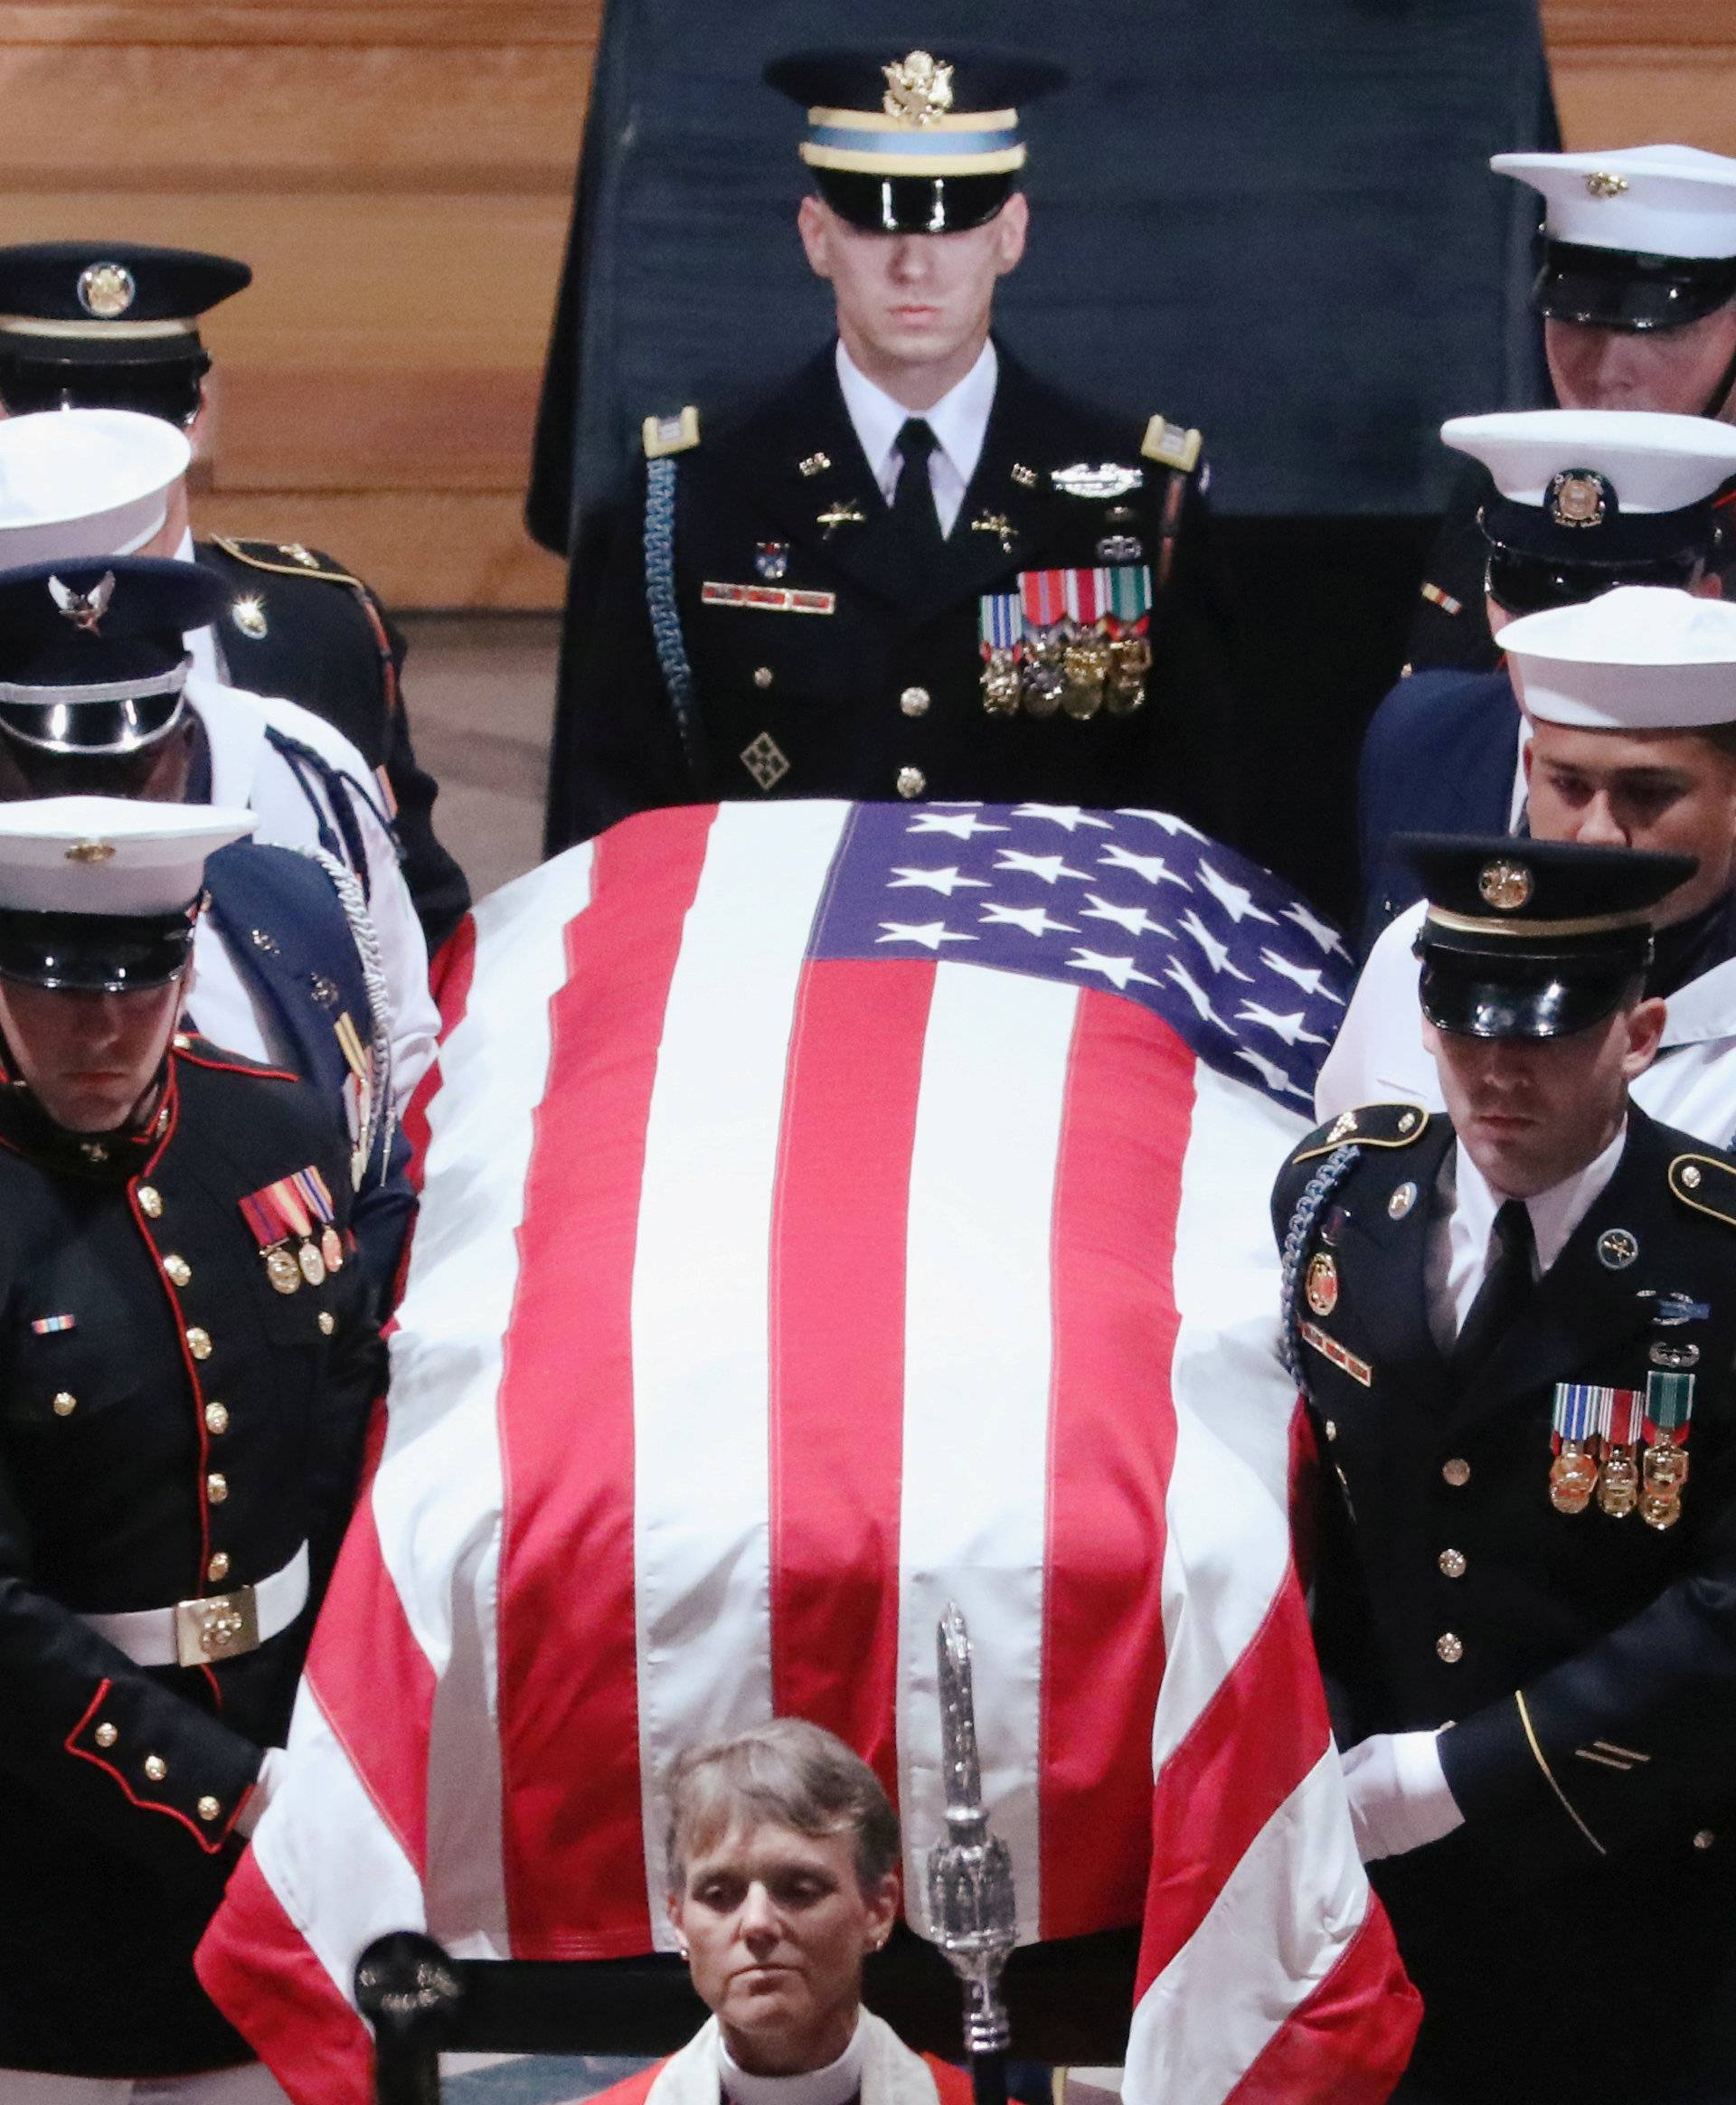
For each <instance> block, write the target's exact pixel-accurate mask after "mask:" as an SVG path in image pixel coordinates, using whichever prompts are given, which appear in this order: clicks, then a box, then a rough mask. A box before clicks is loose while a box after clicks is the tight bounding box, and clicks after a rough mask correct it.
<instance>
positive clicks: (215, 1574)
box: [205, 1550, 229, 1586]
mask: <svg viewBox="0 0 1736 2105" xmlns="http://www.w3.org/2000/svg"><path fill="white" fill-rule="evenodd" d="M205 1577H206V1578H207V1579H209V1580H210V1581H211V1582H212V1585H213V1586H214V1585H215V1584H216V1583H217V1581H218V1580H220V1579H227V1578H228V1577H229V1552H228V1551H227V1550H219V1551H218V1552H217V1553H216V1555H215V1556H214V1557H212V1560H211V1562H210V1563H208V1564H207V1565H206V1566H205Z"/></svg>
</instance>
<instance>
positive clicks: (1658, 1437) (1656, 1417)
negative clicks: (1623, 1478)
mask: <svg viewBox="0 0 1736 2105" xmlns="http://www.w3.org/2000/svg"><path fill="white" fill-rule="evenodd" d="M1693 1416H1694V1376H1693V1375H1692V1374H1687V1373H1658V1372H1656V1371H1654V1372H1653V1373H1649V1374H1647V1375H1646V1406H1645V1418H1644V1421H1643V1423H1642V1428H1641V1430H1642V1431H1643V1432H1644V1435H1645V1439H1646V1455H1645V1459H1644V1461H1643V1463H1642V1465H1641V1484H1640V1497H1639V1517H1640V1518H1641V1519H1642V1520H1643V1521H1644V1522H1645V1523H1646V1526H1647V1527H1655V1528H1658V1529H1660V1530H1661V1529H1664V1528H1666V1527H1674V1526H1675V1524H1676V1522H1677V1521H1678V1520H1680V1519H1681V1517H1682V1491H1683V1487H1684V1485H1685V1484H1686V1483H1687V1480H1688V1421H1689V1420H1690V1419H1691V1418H1692V1417H1693Z"/></svg>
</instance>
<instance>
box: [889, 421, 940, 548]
mask: <svg viewBox="0 0 1736 2105" xmlns="http://www.w3.org/2000/svg"><path fill="white" fill-rule="evenodd" d="M936 443H937V441H936V439H935V436H934V427H933V425H932V424H930V423H929V420H928V419H927V418H926V417H906V418H905V420H904V423H903V426H902V428H901V430H900V432H899V434H898V451H899V458H901V460H902V462H903V466H902V467H901V468H900V469H899V471H898V486H897V488H896V489H895V490H894V491H893V492H892V517H893V519H894V520H896V522H897V523H898V530H899V538H900V540H901V542H902V543H903V544H904V545H905V547H906V548H909V549H913V550H934V549H938V548H939V547H940V546H941V544H942V539H943V536H942V534H941V532H940V514H939V513H938V512H937V511H936V510H935V508H934V486H933V484H932V483H930V482H929V454H930V453H932V452H933V451H934V448H935V445H936Z"/></svg>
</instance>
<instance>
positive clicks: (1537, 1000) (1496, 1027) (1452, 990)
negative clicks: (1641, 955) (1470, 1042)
mask: <svg viewBox="0 0 1736 2105" xmlns="http://www.w3.org/2000/svg"><path fill="white" fill-rule="evenodd" d="M1640 969H1641V968H1640V967H1639V966H1638V965H1637V964H1627V965H1612V966H1610V967H1609V968H1607V969H1606V970H1603V971H1600V972H1595V973H1586V972H1583V971H1576V972H1574V973H1573V974H1572V975H1571V977H1564V976H1563V975H1562V974H1561V972H1560V971H1559V970H1554V969H1552V968H1550V967H1549V966H1547V965H1539V966H1538V967H1537V968H1535V969H1534V970H1533V971H1531V972H1526V973H1522V972H1515V971H1512V970H1508V971H1505V972H1498V971H1496V970H1495V959H1493V958H1487V957H1465V958H1451V957H1449V958H1440V957H1439V956H1430V957H1429V958H1428V959H1427V960H1426V961H1425V963H1424V965H1423V968H1422V981H1421V995H1422V1013H1423V1015H1426V1016H1427V1017H1428V1019H1429V1022H1430V1023H1431V1024H1434V1026H1435V1028H1436V1029H1437V1030H1438V1031H1449V1032H1451V1033H1452V1034H1454V1035H1455V1036H1457V1037H1462V1038H1520V1039H1530V1040H1540V1039H1546V1038H1571V1037H1572V1036H1573V1034H1575V1032H1578V1031H1583V1030H1588V1029H1589V1028H1590V1026H1591V1024H1596V1023H1600V1022H1601V1021H1602V1019H1603V1018H1604V1017H1605V1016H1607V1015H1612V1014H1613V1013H1614V1012H1615V1010H1616V1009H1617V1008H1618V1006H1619V1005H1620V1003H1621V997H1622V996H1623V995H1624V994H1625V993H1626V992H1627V990H1628V987H1629V986H1632V984H1633V983H1634V981H1635V979H1636V978H1637V977H1638V976H1639V972H1640Z"/></svg>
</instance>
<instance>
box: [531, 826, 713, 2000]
mask: <svg viewBox="0 0 1736 2105" xmlns="http://www.w3.org/2000/svg"><path fill="white" fill-rule="evenodd" d="M715 816H716V807H715V806H704V807H692V808H687V809H683V810H677V811H655V812H646V813H642V814H641V815H640V816H639V817H637V818H631V819H627V820H626V821H624V822H623V823H622V824H621V825H620V826H616V827H613V828H611V830H610V831H609V833H608V834H606V835H603V836H602V838H601V839H600V840H599V841H598V843H597V845H596V856H597V863H596V869H595V874H594V883H593V886H592V892H591V900H590V905H589V906H588V907H587V908H586V909H585V910H584V911H583V912H582V913H580V914H578V915H576V916H575V917H574V918H573V920H572V921H571V923H570V924H569V928H568V936H567V949H568V976H567V980H566V984H565V985H564V986H562V987H561V991H560V993H559V994H558V995H557V996H555V999H554V1003H553V1010H552V1043H551V1047H550V1061H549V1074H548V1081H547V1084H546V1088H545V1099H544V1100H545V1103H552V1104H555V1105H557V1106H559V1107H561V1110H560V1112H559V1114H558V1115H556V1116H554V1117H546V1116H545V1115H544V1112H543V1111H542V1110H541V1109H539V1111H538V1113H537V1116H536V1122H535V1133H534V1138H533V1148H532V1156H531V1171H530V1178H529V1184H528V1188H527V1190H526V1194H525V1205H524V1222H523V1225H522V1226H521V1227H520V1230H519V1232H518V1250H519V1261H520V1265H521V1270H520V1274H519V1280H518V1289H517V1295H516V1298H515V1300H514V1307H513V1314H512V1320H511V1324H510V1326H509V1329H508V1333H507V1339H506V1348H505V1373H504V1375H503V1379H502V1382H501V1392H500V1406H499V1409H500V1424H501V1437H502V1449H503V1464H504V1469H505V1527H504V1533H503V1546H502V1553H501V1574H500V1597H501V1599H502V1600H510V1601H511V1602H512V1604H513V1612H512V1614H511V1615H510V1616H504V1617H503V1618H502V1619H501V1626H500V1627H501V1649H500V1742H501V1746H500V1751H501V1786H502V1789H501V1796H502V1837H503V1846H504V1854H505V1878H506V1895H507V1909H508V1919H509V1921H510V1923H511V1927H512V1937H513V1953H514V1958H517V1959H615V1958H620V1957H624V1956H626V1955H627V1954H630V1953H634V1952H642V1951H646V1950H648V1949H650V1945H651V1922H650V1915H649V1910H648V1904H647V1902H646V1890H645V1864H644V1825H643V1811H642V1806H641V1799H640V1777H639V1732H638V1682H637V1670H638V1668H637V1640H636V1620H635V1612H634V1610H635V1603H634V1543H633V1499H632V1486H633V1264H634V1255H635V1251H636V1248H637V1235H638V1213H639V1186H640V1181H641V1179H642V1177H643V1175H644V1171H645V1146H646V1122H647V1119H648V1118H649V1114H650V1108H651V1093H652V1087H653V1084H654V1082H655V1081H656V1066H657V1051H658V1046H659V1044H660V1043H661V1041H662V1037H663V1025H664V1014H665V1008H666V1006H667V1004H668V998H669V986H670V981H671V979H672V977H673V976H674V973H675V960H676V958H677V956H678V955H679V952H680V949H681V939H682V930H683V926H684V920H685V917H686V914H687V912H688V910H689V909H690V908H691V907H692V905H693V896H694V893H695V892H696V891H697V889H698V885H699V878H700V872H701V869H702V867H703V864H704V859H705V844H706V840H707V837H708V835H709V834H710V831H711V826H712V819H713V818H714V817H715ZM574 1104H583V1105H584V1106H585V1107H586V1114H587V1115H586V1117H585V1118H584V1119H575V1118H573V1117H572V1116H571V1106H573V1105H574ZM581 1333H582V1341H583V1350H582V1353H580V1351H579V1350H578V1349H577V1348H578V1341H579V1339H580V1334H581ZM580 1364H582V1366H583V1368H584V1387H583V1391H582V1392H577V1391H575V1389H574V1388H573V1386H572V1385H571V1378H572V1372H573V1369H574V1368H575V1367H576V1366H578V1365H580ZM577 1925H582V1927H581V1928H580V1927H575V1926H577Z"/></svg>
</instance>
